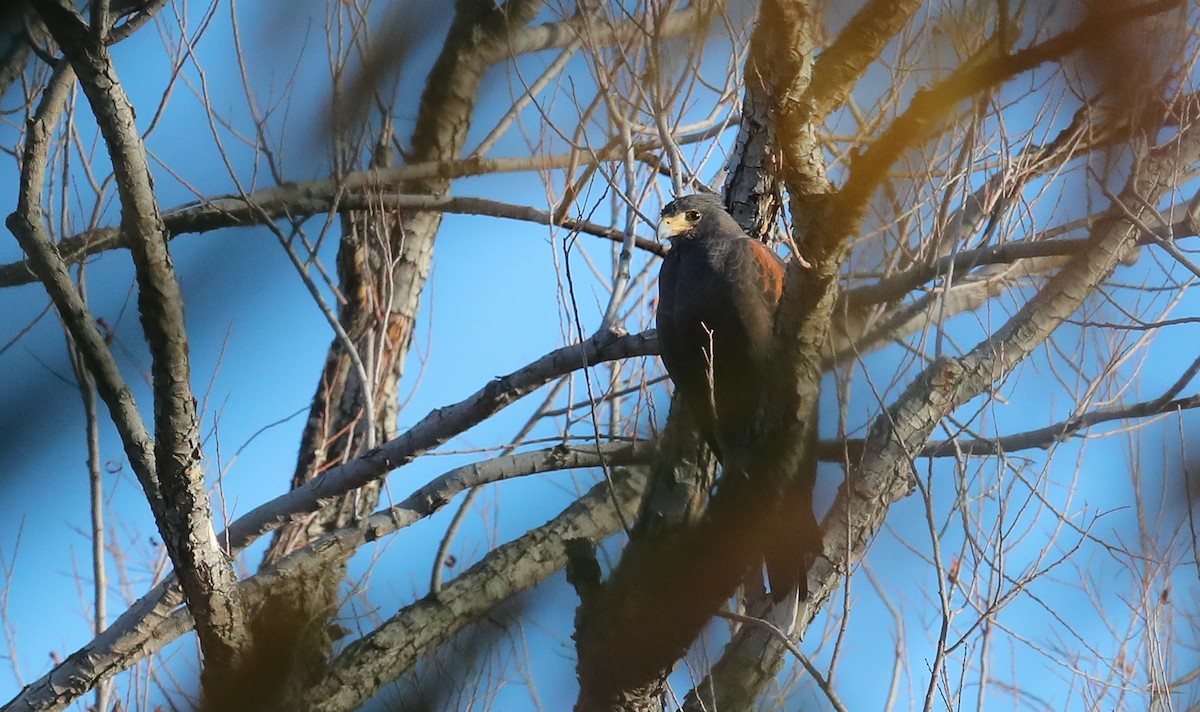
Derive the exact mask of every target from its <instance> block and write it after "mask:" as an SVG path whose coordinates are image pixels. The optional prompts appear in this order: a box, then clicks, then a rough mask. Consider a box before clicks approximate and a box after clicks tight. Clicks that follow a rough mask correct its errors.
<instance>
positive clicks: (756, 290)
mask: <svg viewBox="0 0 1200 712" xmlns="http://www.w3.org/2000/svg"><path fill="white" fill-rule="evenodd" d="M659 280H660V285H659V288H660V296H659V299H660V303H659V309H658V335H659V342H660V348H661V351H662V358H663V362H664V363H665V364H666V367H667V371H668V373H670V375H671V378H672V380H673V381H674V382H675V384H676V387H677V388H678V389H679V390H680V391H681V392H682V393H683V396H684V399H685V400H686V401H687V402H688V405H689V407H690V408H691V409H692V411H693V413H694V414H695V416H696V419H697V421H698V423H697V424H698V425H699V426H700V429H701V431H702V432H703V434H704V436H705V438H706V439H707V440H708V441H709V443H710V444H711V445H713V446H714V449H716V450H717V451H718V454H719V453H720V451H721V450H723V449H726V448H728V447H730V446H732V445H734V444H735V442H736V441H737V440H740V439H741V437H742V435H743V434H744V433H745V432H746V429H747V428H748V427H749V424H750V423H751V422H752V421H753V418H754V414H755V413H754V411H755V408H756V407H757V405H758V403H759V402H760V400H761V397H762V389H763V387H764V385H765V383H766V381H767V374H766V362H767V357H768V354H769V351H770V346H771V332H772V329H773V322H774V316H775V307H776V305H777V303H778V301H779V294H780V291H781V289H782V283H783V263H782V261H781V260H780V259H779V258H778V257H777V256H776V255H775V254H774V253H773V252H771V251H770V250H769V249H768V248H767V247H766V246H764V245H763V244H762V243H760V242H757V241H755V240H752V239H750V238H748V237H742V236H738V237H706V238H704V239H684V240H679V241H677V242H676V243H675V246H674V247H673V248H672V250H671V252H670V253H668V255H667V257H666V258H665V260H664V262H663V266H662V270H661V272H660V274H659Z"/></svg>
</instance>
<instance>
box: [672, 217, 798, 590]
mask: <svg viewBox="0 0 1200 712" xmlns="http://www.w3.org/2000/svg"><path fill="white" fill-rule="evenodd" d="M658 237H659V238H660V239H668V240H670V242H671V249H670V251H669V252H668V253H667V255H666V257H664V258H663V262H662V267H661V269H660V271H659V276H658V289H659V298H658V314H657V319H656V321H657V326H658V341H659V349H660V352H661V354H662V360H663V364H664V365H665V366H666V367H667V373H668V374H669V375H670V377H671V381H672V382H674V384H675V390H676V392H677V393H678V394H679V396H680V398H681V399H682V400H683V403H684V405H685V407H686V408H687V409H688V411H689V412H691V413H692V416H693V418H694V420H695V422H696V425H697V427H698V429H699V431H700V434H701V435H702V436H703V438H704V439H705V441H706V442H707V443H708V445H709V447H711V448H712V450H713V452H714V453H715V454H716V456H717V459H718V460H720V461H721V463H722V464H723V465H728V464H729V463H728V461H727V460H728V459H729V458H730V456H731V453H732V454H733V456H735V457H736V456H737V453H739V452H741V451H742V448H744V447H746V446H747V445H748V444H749V443H748V442H747V438H748V437H749V436H750V435H751V433H750V430H751V427H752V425H753V423H754V418H755V417H756V412H757V409H758V405H759V403H760V402H761V401H762V399H763V398H764V397H765V395H766V393H767V390H768V388H769V387H770V383H769V375H768V371H767V359H768V357H769V354H770V351H771V341H772V332H773V331H774V322H775V311H776V307H777V306H778V304H779V298H780V295H781V294H782V293H783V274H784V266H783V260H781V259H780V258H779V256H778V255H776V254H775V253H774V252H772V251H771V250H770V249H769V248H768V247H767V246H766V245H764V244H763V243H761V242H759V241H758V240H754V239H752V238H750V237H748V236H747V235H746V233H745V232H743V231H742V229H741V227H740V226H739V225H738V224H737V222H735V221H734V219H733V218H732V217H731V216H730V215H729V213H727V212H725V208H724V206H723V205H722V204H721V202H720V200H719V199H718V198H717V197H716V196H712V195H688V196H684V197H682V198H679V199H677V200H674V201H672V202H671V203H668V204H667V205H666V207H664V208H663V211H662V217H661V219H660V220H659V223H658ZM727 469H728V468H727ZM750 475H751V476H752V473H750ZM726 476H728V473H727V474H726ZM812 484H813V483H812V482H807V483H801V484H800V491H799V492H798V493H797V495H796V496H795V497H789V498H788V500H789V501H788V502H787V503H785V505H783V506H784V507H785V509H784V511H782V512H781V519H782V521H781V522H780V526H778V527H776V530H775V531H773V532H772V536H771V538H772V541H771V542H770V543H769V544H768V545H767V546H766V548H767V549H768V550H767V551H766V552H765V553H764V557H765V559H766V563H767V574H768V578H769V580H770V584H771V596H772V598H774V599H775V600H776V601H779V600H782V599H783V598H784V597H786V596H787V595H789V594H790V593H791V592H792V591H794V590H796V589H799V591H800V597H801V598H803V597H805V596H806V595H807V586H806V580H807V569H808V565H809V564H810V563H811V560H812V557H813V555H814V553H815V552H817V551H819V546H820V528H819V526H818V524H817V521H816V517H815V516H814V515H813V511H812Z"/></svg>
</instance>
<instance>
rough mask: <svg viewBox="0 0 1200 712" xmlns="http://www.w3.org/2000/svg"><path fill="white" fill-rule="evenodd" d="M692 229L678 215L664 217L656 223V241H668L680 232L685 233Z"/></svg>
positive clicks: (684, 219) (682, 217)
mask: <svg viewBox="0 0 1200 712" xmlns="http://www.w3.org/2000/svg"><path fill="white" fill-rule="evenodd" d="M691 229H692V224H691V223H689V222H688V221H687V218H685V217H684V216H683V215H682V214H679V215H664V216H663V217H662V219H661V220H659V221H658V230H657V231H656V232H657V234H658V239H660V240H669V239H671V238H672V237H675V236H676V235H678V234H679V233H681V232H687V231H688V230H691Z"/></svg>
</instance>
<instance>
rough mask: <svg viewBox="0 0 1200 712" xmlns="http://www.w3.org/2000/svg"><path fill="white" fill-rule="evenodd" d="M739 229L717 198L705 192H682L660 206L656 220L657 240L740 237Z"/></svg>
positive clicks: (740, 231)
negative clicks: (679, 196) (660, 211)
mask: <svg viewBox="0 0 1200 712" xmlns="http://www.w3.org/2000/svg"><path fill="white" fill-rule="evenodd" d="M742 234H743V233H742V230H741V228H739V227H738V224H737V223H736V222H734V220H733V218H731V217H730V216H729V213H727V212H725V206H724V205H722V204H721V199H720V198H718V197H717V196H715V195H710V194H707V193H697V194H696V195H685V196H683V197H682V198H678V199H676V200H672V201H671V202H669V203H667V204H666V206H664V207H663V210H662V217H661V218H659V220H658V239H660V240H671V241H672V242H674V241H676V240H686V239H697V238H700V239H704V238H712V237H741V236H742Z"/></svg>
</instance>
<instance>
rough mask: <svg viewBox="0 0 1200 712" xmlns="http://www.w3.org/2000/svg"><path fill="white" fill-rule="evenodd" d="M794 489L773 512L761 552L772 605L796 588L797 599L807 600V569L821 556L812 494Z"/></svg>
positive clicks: (822, 552)
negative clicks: (772, 520) (773, 521)
mask: <svg viewBox="0 0 1200 712" xmlns="http://www.w3.org/2000/svg"><path fill="white" fill-rule="evenodd" d="M796 489H800V488H794V489H793V491H792V492H790V493H789V495H788V496H786V497H785V498H784V501H783V502H782V503H781V506H780V507H778V508H777V509H776V510H775V511H776V517H775V525H774V527H773V531H772V532H771V533H770V535H769V536H768V537H767V542H766V546H765V547H764V551H763V558H764V560H765V562H766V565H767V580H768V581H769V583H770V585H771V598H772V599H773V600H774V601H775V602H776V603H778V602H780V601H782V600H783V599H785V598H787V596H788V595H789V594H790V593H791V592H792V591H795V590H797V589H799V591H800V600H802V601H803V600H805V599H806V598H808V570H809V568H810V567H811V566H812V564H813V562H814V561H816V558H817V557H818V556H821V555H823V554H824V548H823V546H822V543H821V525H820V524H819V523H818V522H817V517H816V515H815V514H814V513H813V505H812V495H811V493H808V492H797V491H795V490H796Z"/></svg>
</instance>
